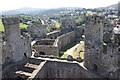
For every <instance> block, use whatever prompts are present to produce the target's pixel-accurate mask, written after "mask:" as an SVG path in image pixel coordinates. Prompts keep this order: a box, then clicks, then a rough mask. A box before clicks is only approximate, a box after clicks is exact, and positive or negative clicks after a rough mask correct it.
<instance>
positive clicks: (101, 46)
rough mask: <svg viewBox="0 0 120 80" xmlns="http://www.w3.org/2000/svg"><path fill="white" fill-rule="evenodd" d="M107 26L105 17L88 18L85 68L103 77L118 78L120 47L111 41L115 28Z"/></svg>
mask: <svg viewBox="0 0 120 80" xmlns="http://www.w3.org/2000/svg"><path fill="white" fill-rule="evenodd" d="M106 24H108V25H104V16H100V15H89V16H87V17H86V26H85V31H84V34H85V55H84V56H85V58H84V62H85V64H84V66H85V67H86V68H88V69H89V70H92V71H93V72H96V73H98V74H99V75H101V76H102V77H105V78H118V76H119V75H118V74H119V73H120V72H119V66H118V63H119V60H118V58H119V45H118V44H117V43H114V41H112V40H111V38H112V35H113V34H112V32H113V26H112V25H109V23H106ZM111 34H112V35H111Z"/></svg>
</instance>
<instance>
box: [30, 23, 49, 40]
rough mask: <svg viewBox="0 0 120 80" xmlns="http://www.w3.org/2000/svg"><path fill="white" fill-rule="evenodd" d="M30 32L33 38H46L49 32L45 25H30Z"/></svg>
mask: <svg viewBox="0 0 120 80" xmlns="http://www.w3.org/2000/svg"><path fill="white" fill-rule="evenodd" d="M28 32H29V34H30V35H31V37H32V38H33V39H36V38H37V39H40V38H44V37H46V34H47V30H46V26H45V25H29V27H28Z"/></svg>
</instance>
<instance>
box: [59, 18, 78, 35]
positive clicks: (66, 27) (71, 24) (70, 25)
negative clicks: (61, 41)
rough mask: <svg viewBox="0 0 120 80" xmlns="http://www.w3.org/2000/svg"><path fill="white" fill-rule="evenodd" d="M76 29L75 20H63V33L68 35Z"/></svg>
mask: <svg viewBox="0 0 120 80" xmlns="http://www.w3.org/2000/svg"><path fill="white" fill-rule="evenodd" d="M75 28H76V24H75V19H72V18H66V19H63V20H62V27H61V32H62V33H67V32H70V31H72V30H74V29H75Z"/></svg>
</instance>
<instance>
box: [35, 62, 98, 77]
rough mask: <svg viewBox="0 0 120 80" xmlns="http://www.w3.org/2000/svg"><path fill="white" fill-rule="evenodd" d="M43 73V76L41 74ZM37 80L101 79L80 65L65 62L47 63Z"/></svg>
mask: <svg viewBox="0 0 120 80" xmlns="http://www.w3.org/2000/svg"><path fill="white" fill-rule="evenodd" d="M41 73H42V74H41ZM35 78H99V77H98V76H97V75H95V74H93V73H92V72H90V71H88V70H87V69H85V68H83V67H82V66H81V65H80V64H78V63H74V62H63V61H47V62H46V64H45V65H44V66H43V67H42V68H41V70H39V72H38V73H37V74H36V76H35Z"/></svg>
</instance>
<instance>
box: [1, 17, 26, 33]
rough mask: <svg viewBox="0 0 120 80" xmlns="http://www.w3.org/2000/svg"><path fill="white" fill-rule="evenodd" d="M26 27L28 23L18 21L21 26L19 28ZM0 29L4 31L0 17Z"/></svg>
mask: <svg viewBox="0 0 120 80" xmlns="http://www.w3.org/2000/svg"><path fill="white" fill-rule="evenodd" d="M27 27H28V25H26V24H23V23H20V28H21V29H22V28H27ZM0 31H4V25H3V24H2V21H1V19H0Z"/></svg>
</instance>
